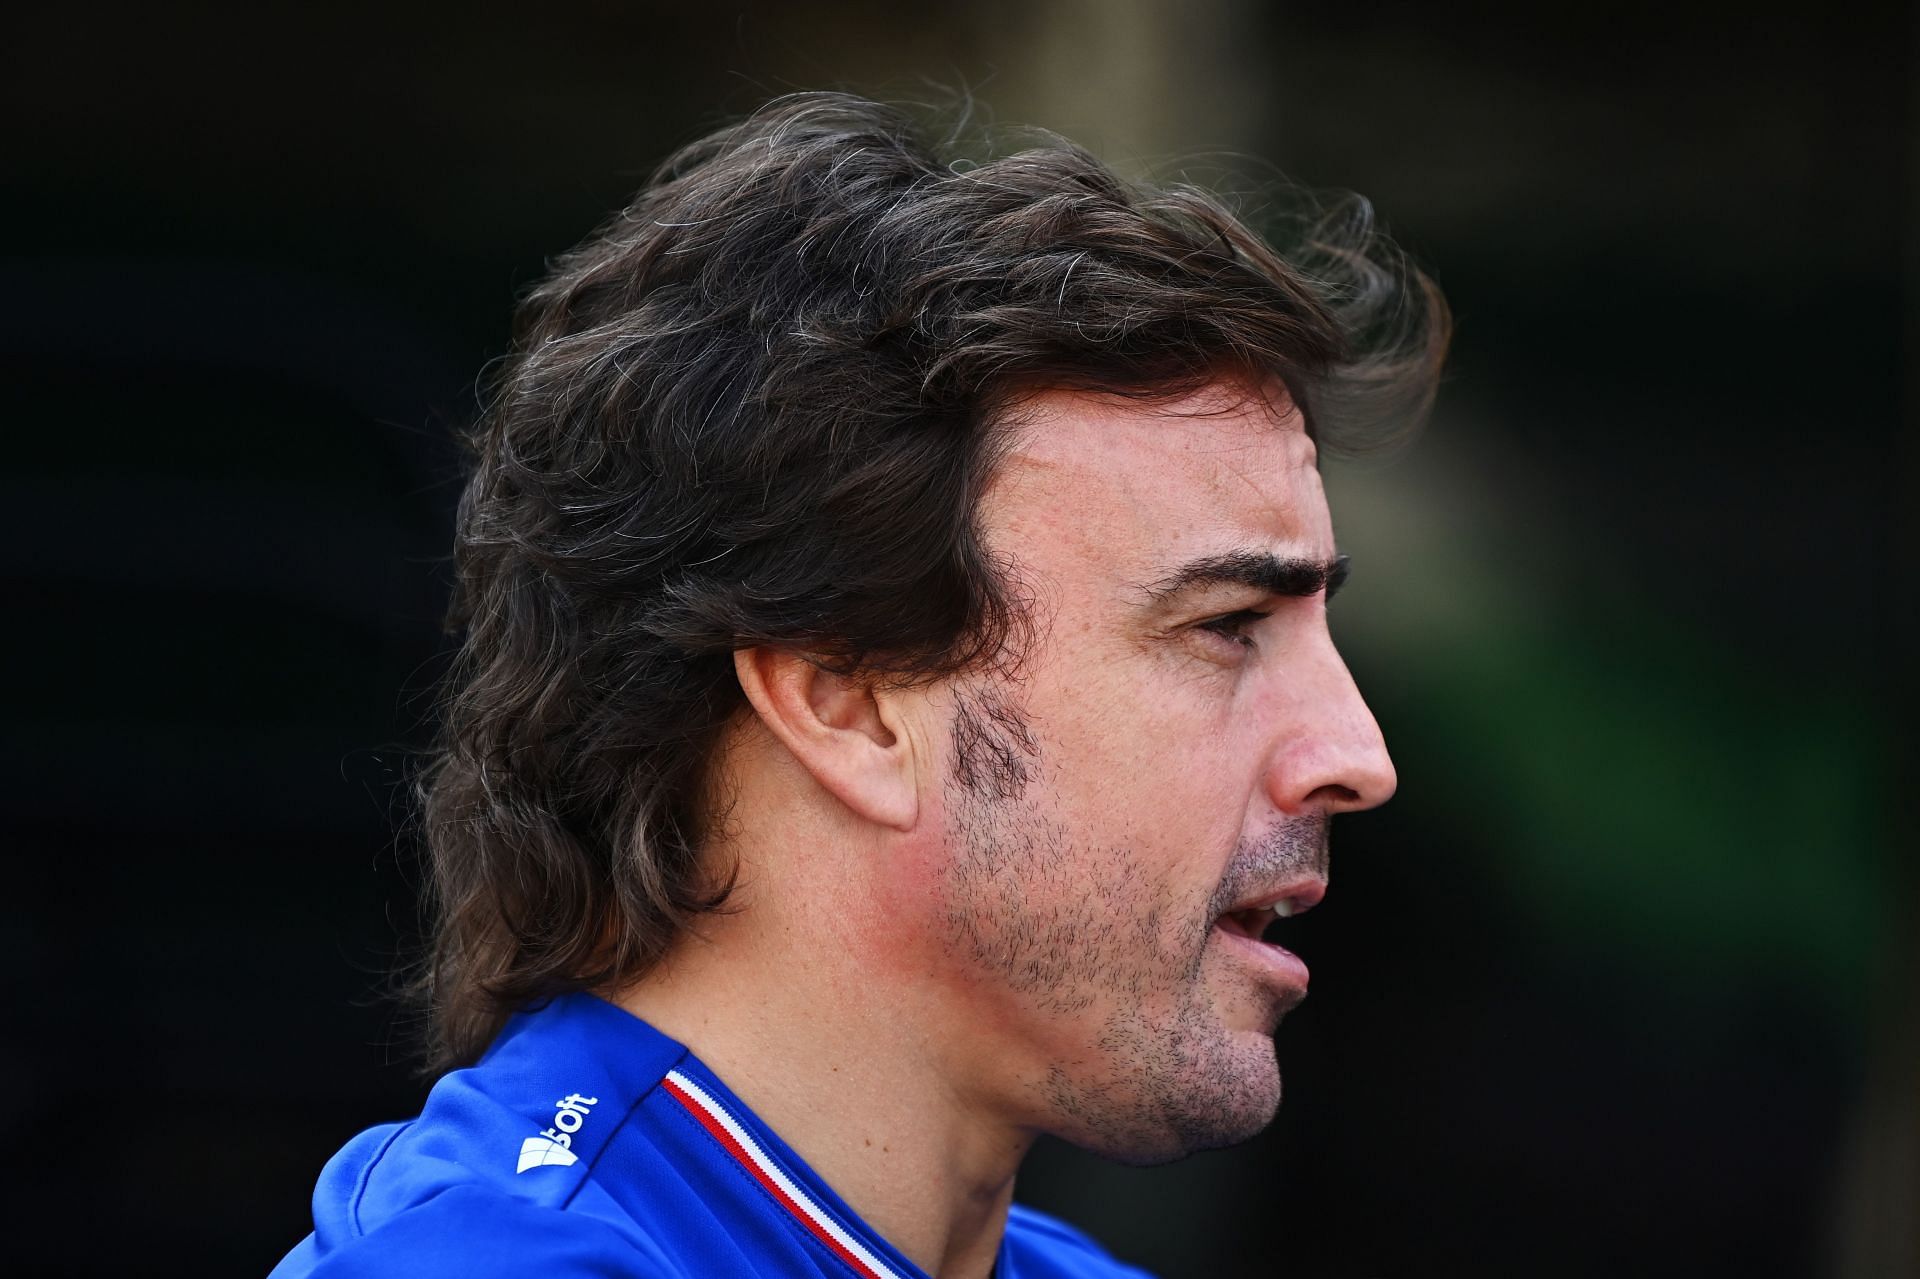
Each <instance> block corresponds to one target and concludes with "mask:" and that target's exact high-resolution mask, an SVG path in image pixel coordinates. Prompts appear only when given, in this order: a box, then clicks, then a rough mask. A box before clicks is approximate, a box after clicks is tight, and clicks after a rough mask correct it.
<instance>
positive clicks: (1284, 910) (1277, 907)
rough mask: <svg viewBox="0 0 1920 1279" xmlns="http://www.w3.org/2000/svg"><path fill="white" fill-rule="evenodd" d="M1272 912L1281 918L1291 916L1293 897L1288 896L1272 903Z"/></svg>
mask: <svg viewBox="0 0 1920 1279" xmlns="http://www.w3.org/2000/svg"><path fill="white" fill-rule="evenodd" d="M1273 913H1274V914H1276V915H1278V916H1279V917H1280V918H1282V919H1291V918H1293V898H1291V897H1288V898H1285V899H1283V900H1281V901H1277V902H1275V903H1274V904H1273Z"/></svg>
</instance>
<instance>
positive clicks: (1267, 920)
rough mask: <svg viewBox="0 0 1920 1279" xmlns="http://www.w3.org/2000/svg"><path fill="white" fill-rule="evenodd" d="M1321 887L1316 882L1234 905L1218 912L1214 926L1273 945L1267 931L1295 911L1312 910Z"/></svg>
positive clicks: (1318, 899) (1317, 899)
mask: <svg viewBox="0 0 1920 1279" xmlns="http://www.w3.org/2000/svg"><path fill="white" fill-rule="evenodd" d="M1324 891H1325V890H1324V889H1322V888H1321V887H1320V886H1319V885H1317V884H1316V885H1312V886H1310V887H1306V888H1302V889H1299V890H1297V891H1295V892H1292V893H1290V894H1288V895H1286V896H1282V897H1276V898H1274V899H1272V900H1270V901H1265V902H1260V903H1258V904H1256V905H1252V906H1238V907H1235V908H1234V909H1233V910H1230V911H1228V912H1227V913H1226V914H1224V915H1222V916H1220V918H1219V919H1218V920H1216V921H1215V922H1214V927H1216V928H1219V929H1222V930H1224V931H1226V932H1229V933H1232V934H1234V935H1235V936H1237V937H1248V938H1251V939H1252V940H1254V941H1258V942H1267V944H1268V945H1277V944H1278V943H1277V942H1274V941H1271V940H1270V939H1269V938H1268V937H1267V931H1268V930H1269V929H1271V928H1272V927H1273V926H1274V925H1275V924H1276V923H1278V922H1279V921H1280V920H1283V919H1292V918H1293V917H1294V916H1295V915H1304V914H1305V913H1306V912H1308V911H1310V910H1312V909H1313V908H1314V907H1315V906H1316V905H1318V904H1319V902H1320V897H1321V895H1322V893H1323V892H1324Z"/></svg>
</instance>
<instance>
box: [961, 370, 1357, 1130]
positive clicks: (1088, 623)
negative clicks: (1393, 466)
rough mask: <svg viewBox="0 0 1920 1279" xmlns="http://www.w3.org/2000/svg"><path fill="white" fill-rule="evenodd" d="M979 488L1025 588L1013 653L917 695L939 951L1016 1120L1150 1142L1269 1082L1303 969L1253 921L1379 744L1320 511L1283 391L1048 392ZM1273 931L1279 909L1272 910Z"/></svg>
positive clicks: (1314, 893) (1255, 1122)
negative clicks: (1163, 397)
mask: <svg viewBox="0 0 1920 1279" xmlns="http://www.w3.org/2000/svg"><path fill="white" fill-rule="evenodd" d="M1018 439H1019V444H1018V446H1017V447H1016V448H1015V449H1014V450H1013V451H1012V452H1011V454H1010V455H1009V456H1008V457H1007V458H1006V460H1005V461H1004V463H1003V464H1002V466H1001V469H1000V470H999V472H998V473H997V476H996V479H995V481H994V484H993V486H992V488H991V489H990V490H989V492H988V494H987V495H986V497H985V498H984V499H983V502H982V507H981V523H982V528H983V532H984V536H985V539H986V542H987V545H988V549H989V550H990V551H991V552H992V554H993V555H994V556H995V557H996V559H998V560H999V561H1000V562H1001V563H1002V564H1003V565H1004V566H1005V567H1006V569H1007V571H1008V572H1009V573H1010V574H1011V576H1012V577H1013V579H1014V580H1015V581H1016V582H1017V583H1019V585H1020V587H1021V588H1022V590H1023V591H1024V592H1025V593H1026V594H1027V595H1028V596H1030V598H1031V600H1032V608H1033V616H1034V621H1035V627H1034V632H1033V636H1032V638H1031V640H1030V642H1029V643H1028V645H1027V646H1026V648H1025V649H1024V652H1023V661H1022V663H1021V664H1020V666H1019V669H1018V671H1017V672H1016V673H1015V674H1014V675H1012V676H1011V677H1008V676H1004V675H987V674H982V675H976V676H969V677H965V678H962V679H959V680H956V681H954V682H953V683H952V684H950V685H948V686H947V687H946V688H945V689H944V690H943V692H942V696H943V698H944V699H945V703H944V705H942V706H941V710H942V711H943V712H944V713H945V714H946V716H947V719H946V728H947V731H946V735H945V740H944V741H943V742H942V743H941V744H940V750H941V751H942V752H943V753H944V759H943V761H942V762H943V764H944V773H943V776H942V778H941V782H940V785H939V797H938V800H937V801H936V802H937V804H938V805H939V809H940V811H939V812H938V813H936V814H935V815H934V816H935V824H936V827H937V828H938V829H939V830H941V831H942V832H943V836H944V837H943V840H942V841H941V844H942V846H941V848H940V849H939V856H938V857H937V858H936V859H934V860H932V861H930V862H929V863H928V871H927V873H928V877H929V879H930V880H931V887H932V889H933V897H934V899H935V900H936V901H937V902H938V905H937V908H936V909H937V917H936V919H935V921H934V927H933V928H931V929H930V930H929V932H930V933H931V934H932V937H933V940H934V941H935V944H936V947H937V954H938V959H937V961H936V962H938V963H939V964H940V971H943V972H946V973H948V974H949V975H950V976H951V977H952V978H953V986H954V988H955V989H956V990H957V991H958V992H959V1003H960V1006H961V1010H962V1011H961V1013H960V1014H959V1015H960V1017H961V1019H962V1022H961V1028H962V1030H963V1032H964V1034H965V1037H966V1038H967V1041H968V1042H969V1043H971V1044H973V1045H975V1048H973V1049H972V1050H970V1051H973V1052H975V1053H976V1055H977V1060H976V1061H975V1063H974V1069H973V1070H971V1071H970V1072H969V1073H970V1074H972V1075H973V1076H974V1077H975V1078H984V1079H986V1080H989V1081H991V1082H990V1083H989V1084H988V1087H989V1088H990V1089H995V1088H997V1089H999V1090H1000V1093H1001V1095H1000V1096H999V1097H998V1098H997V1100H998V1101H1000V1103H1001V1104H1003V1105H1006V1106H1008V1107H1010V1108H1011V1109H1012V1110H1013V1112H1014V1113H1015V1114H1016V1116H1017V1117H1018V1118H1019V1121H1020V1122H1022V1123H1025V1124H1029V1125H1031V1126H1032V1127H1034V1128H1037V1129H1039V1130H1042V1131H1047V1132H1052V1133H1054V1134H1056V1135H1059V1136H1062V1137H1065V1138H1067V1139H1068V1140H1071V1141H1073V1142H1075V1143H1076V1144H1079V1145H1082V1146H1086V1147H1088V1148H1091V1149H1094V1150H1098V1151H1100V1152H1102V1153H1105V1154H1107V1155H1110V1156H1112V1157H1116V1158H1122V1159H1128V1160H1133V1161H1139V1162H1152V1161H1157V1160H1161V1159H1168V1158H1175V1157H1178V1156H1179V1155H1181V1154H1184V1153H1187V1152H1189V1151H1192V1150H1196V1149H1202V1148H1206V1147H1211V1146H1219V1145H1224V1144H1229V1143H1231V1142H1235V1141H1239V1140H1242V1139H1244V1138H1246V1137H1248V1136H1251V1135H1252V1134H1253V1133H1255V1132H1257V1131H1258V1130H1259V1129H1260V1128H1262V1127H1264V1126H1265V1125H1266V1124H1267V1123H1268V1122H1269V1121H1270V1120H1271V1119H1272V1117H1273V1113H1274V1110H1275V1108H1276V1107H1277V1106H1278V1105H1279V1101H1280V1078H1279V1070H1278V1067H1277V1065H1276V1063H1275V1058H1274V1049H1273V1042H1272V1034H1273V1030H1274V1027H1275V1025H1276V1024H1277V1022H1278V1021H1279V1019H1280V1017H1281V1016H1282V1015H1283V1014H1284V1013H1285V1012H1286V1010H1287V1009H1288V1008H1290V1007H1292V1006H1293V1005H1294V1004H1295V1003H1297V1002H1298V1001H1299V1000H1300V998H1301V997H1302V996H1303V995H1304V994H1305V993H1306V986H1307V974H1306V970H1305V967H1304V966H1303V965H1302V964H1301V963H1300V962H1299V961H1298V960H1297V959H1295V958H1294V957H1293V956H1291V955H1290V954H1288V953H1287V952H1286V951H1284V950H1282V949H1280V948H1279V947H1277V946H1273V945H1269V944H1267V943H1264V942H1262V941H1261V940H1260V934H1261V932H1262V931H1263V929H1264V927H1265V925H1266V924H1267V923H1270V922H1271V921H1272V920H1273V919H1274V918H1275V916H1274V913H1273V912H1271V911H1270V910H1264V909H1263V908H1266V907H1270V906H1271V905H1272V904H1273V903H1275V902H1276V901H1280V902H1284V903H1287V904H1289V905H1290V906H1292V907H1297V908H1304V907H1305V906H1309V905H1311V904H1312V902H1314V901H1316V900H1318V898H1319V895H1320V893H1321V891H1322V890H1323V888H1324V886H1325V882H1326V875H1327V845H1326V835H1327V821H1328V818H1329V817H1330V816H1331V815H1332V814H1334V813H1336V812H1343V811H1349V810H1353V809H1360V808H1367V807H1371V806H1372V805H1375V804H1378V803H1380V802H1382V801H1384V800H1385V799H1386V798H1387V797H1388V796H1389V795H1390V794H1391V793H1392V792H1393V788H1394V774H1393V766H1392V763H1391V762H1390V761H1389V759H1388V758H1387V753H1386V749H1385V745H1384V744H1383V742H1382V741H1381V737H1380V732H1379V729H1378V727H1377V726H1376V725H1375V723H1374V721H1373V717H1372V716H1371V715H1370V714H1369V713H1368V711H1367V708H1366V706H1365V704H1364V703H1363V702H1362V701H1361V699H1360V696H1359V693H1358V692H1357V690H1356V689H1355V688H1354V684H1353V681H1352V678H1351V677H1350V676H1349V675H1348V673H1347V669H1346V667H1345V665H1344V664H1343V663H1342V661H1341V659H1340V657H1339V655H1338V654H1337V653H1336V652H1335V651H1334V647H1333V643H1332V641H1331V639H1330V637H1329V635H1328V632H1327V619H1326V594H1325V591H1324V590H1323V589H1322V585H1323V581H1324V579H1325V578H1326V577H1328V576H1332V577H1333V578H1334V579H1335V580H1336V582H1337V579H1338V576H1339V573H1338V571H1337V569H1336V563H1337V561H1336V552H1335V549H1334V541H1333V530H1332V525H1331V523H1330V521H1329V518H1328V514H1327V504H1326V499H1325V496H1324V494H1323V492H1322V489H1321V484H1320V475H1319V472H1318V470H1317V469H1316V466H1315V455H1314V448H1313V444H1312V442H1311V441H1310V440H1309V439H1308V438H1307V436H1306V434H1305V432H1304V431H1303V429H1302V427H1301V423H1300V418H1299V416H1298V414H1297V413H1296V412H1295V411H1294V410H1293V409H1292V408H1291V406H1290V405H1289V404H1288V402H1287V401H1286V400H1285V399H1284V397H1278V398H1276V399H1274V400H1273V401H1271V402H1269V401H1267V400H1262V399H1259V398H1253V399H1244V398H1243V397H1240V396H1238V395H1237V394H1235V393H1234V392H1232V391H1231V390H1229V389H1227V388H1224V387H1216V388H1213V389H1212V390H1210V391H1207V392H1203V393H1201V394H1199V395H1196V396H1193V397H1190V398H1189V399H1186V400H1183V401H1180V402H1178V403H1175V404H1173V405H1162V406H1151V405H1142V404H1139V403H1129V402H1127V401H1125V400H1122V399H1118V398H1115V397H1097V396H1089V395H1078V394H1065V393H1061V394H1054V395H1049V396H1046V397H1044V398H1043V399H1042V400H1041V401H1040V402H1039V404H1038V406H1037V408H1036V409H1035V410H1034V411H1033V412H1032V414H1031V417H1030V421H1029V422H1028V424H1027V425H1026V426H1025V427H1024V428H1023V429H1022V430H1021V431H1020V432H1019V434H1018ZM1280 931H1282V932H1284V926H1282V928H1281V930H1280Z"/></svg>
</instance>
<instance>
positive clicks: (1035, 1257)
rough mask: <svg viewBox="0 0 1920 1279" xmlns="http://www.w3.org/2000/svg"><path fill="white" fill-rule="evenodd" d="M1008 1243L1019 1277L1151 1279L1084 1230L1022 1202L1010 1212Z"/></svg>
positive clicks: (1144, 1272)
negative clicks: (1119, 1258)
mask: <svg viewBox="0 0 1920 1279" xmlns="http://www.w3.org/2000/svg"><path fill="white" fill-rule="evenodd" d="M1007 1245H1008V1248H1009V1250H1010V1251H1011V1252H1012V1254H1013V1258H1014V1262H1015V1265H1016V1266H1017V1274H1018V1276H1019V1279H1066V1277H1067V1276H1073V1277H1074V1279H1152V1276H1151V1275H1149V1274H1148V1273H1147V1272H1146V1271H1144V1270H1141V1269H1139V1268H1138V1267H1136V1266H1129V1265H1127V1264H1126V1263H1124V1262H1121V1261H1117V1260H1115V1259H1114V1256H1113V1254H1112V1253H1110V1252H1108V1251H1107V1250H1106V1249H1105V1248H1102V1247H1101V1246H1100V1245H1099V1244H1097V1243H1095V1242H1094V1241H1093V1240H1092V1238H1090V1237H1089V1236H1088V1235H1087V1234H1086V1233H1085V1232H1084V1231H1081V1230H1076V1229H1074V1228H1073V1227H1072V1226H1069V1225H1068V1224H1067V1223H1066V1222H1064V1221H1060V1220H1058V1219H1056V1218H1054V1217H1049V1216H1047V1215H1046V1214H1045V1213H1043V1212H1036V1211H1034V1210H1033V1209H1032V1208H1028V1207H1025V1206H1023V1205H1021V1204H1015V1205H1013V1207H1012V1208H1011V1209H1010V1210H1009V1211H1008V1213H1007Z"/></svg>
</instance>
